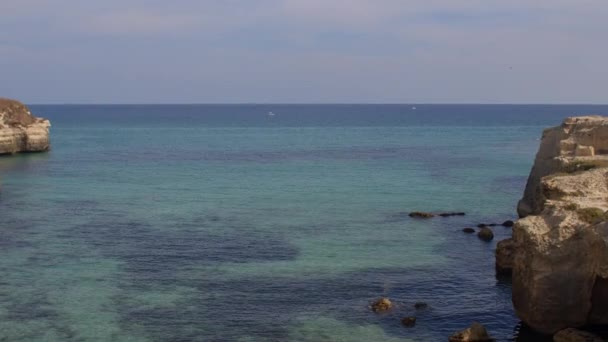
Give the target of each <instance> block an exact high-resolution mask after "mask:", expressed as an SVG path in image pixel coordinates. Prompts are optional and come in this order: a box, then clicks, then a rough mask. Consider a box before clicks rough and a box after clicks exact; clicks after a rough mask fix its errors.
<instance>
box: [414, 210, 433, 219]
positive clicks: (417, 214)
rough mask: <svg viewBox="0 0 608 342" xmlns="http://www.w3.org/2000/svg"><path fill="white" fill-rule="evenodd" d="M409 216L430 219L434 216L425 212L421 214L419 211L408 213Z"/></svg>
mask: <svg viewBox="0 0 608 342" xmlns="http://www.w3.org/2000/svg"><path fill="white" fill-rule="evenodd" d="M409 216H410V217H415V218H431V217H435V215H434V214H431V213H425V212H421V211H414V212H413V213H410V215H409Z"/></svg>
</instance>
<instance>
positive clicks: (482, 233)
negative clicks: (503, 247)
mask: <svg viewBox="0 0 608 342" xmlns="http://www.w3.org/2000/svg"><path fill="white" fill-rule="evenodd" d="M477 237H478V238H480V239H481V240H483V241H492V239H494V233H493V232H492V229H490V228H488V227H482V228H481V229H480V230H479V233H477Z"/></svg>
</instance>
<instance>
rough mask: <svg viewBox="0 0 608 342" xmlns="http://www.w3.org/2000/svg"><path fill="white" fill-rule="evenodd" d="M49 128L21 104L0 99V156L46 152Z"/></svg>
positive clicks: (48, 143) (47, 122)
mask: <svg viewBox="0 0 608 342" xmlns="http://www.w3.org/2000/svg"><path fill="white" fill-rule="evenodd" d="M50 126H51V124H50V122H49V121H48V120H45V119H42V118H37V117H35V116H33V115H32V113H31V112H30V111H29V109H28V108H27V107H26V106H25V105H24V104H23V103H21V102H18V101H15V100H8V99H2V98H0V154H12V153H18V152H42V151H48V150H49V148H50V142H49V127H50Z"/></svg>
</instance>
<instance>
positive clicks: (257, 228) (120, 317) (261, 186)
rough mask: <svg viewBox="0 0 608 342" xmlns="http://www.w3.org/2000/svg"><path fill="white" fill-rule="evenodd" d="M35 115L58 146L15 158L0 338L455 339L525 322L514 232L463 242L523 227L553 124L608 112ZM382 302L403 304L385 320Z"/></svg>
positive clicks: (426, 108)
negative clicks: (499, 253)
mask: <svg viewBox="0 0 608 342" xmlns="http://www.w3.org/2000/svg"><path fill="white" fill-rule="evenodd" d="M413 106H415V107H416V110H413V109H412V107H413ZM31 109H32V111H33V112H34V113H35V114H36V115H38V116H43V117H46V118H49V119H50V120H51V121H52V124H53V127H52V133H51V134H52V151H51V152H49V153H46V154H26V155H18V156H12V157H4V158H0V182H1V183H0V213H2V216H0V222H1V225H0V253H2V257H1V258H0V272H1V273H0V274H2V278H1V279H0V341H4V340H6V341H17V340H23V341H32V340H34V341H36V340H38V341H403V340H408V339H411V340H415V341H441V340H446V338H447V336H449V335H450V334H451V333H452V332H454V331H456V330H459V329H462V328H465V327H467V326H468V325H469V324H470V323H471V322H473V321H479V322H482V323H483V324H485V325H486V326H487V327H488V329H489V331H490V332H491V334H492V335H493V336H494V337H496V338H498V339H499V340H509V339H511V338H512V337H513V336H514V330H515V328H516V326H517V324H518V320H517V319H516V317H515V316H514V314H513V311H512V307H511V303H510V283H509V280H508V279H497V278H496V277H495V275H494V248H495V243H496V241H499V240H500V239H503V238H506V237H508V236H509V235H510V234H511V231H510V229H508V228H503V227H496V228H495V229H494V231H495V235H496V238H495V240H494V241H493V242H492V243H485V242H482V241H480V240H479V239H477V238H476V237H475V236H474V235H473V236H469V235H465V234H464V233H462V232H461V230H462V228H464V227H467V226H474V225H476V224H477V223H480V222H487V223H489V222H502V221H504V220H506V219H514V218H515V205H516V202H517V200H518V199H519V197H520V195H521V193H522V191H523V187H524V185H525V181H526V177H527V175H528V172H529V170H530V167H531V165H532V161H533V158H534V154H535V152H536V149H537V147H538V139H539V137H540V135H541V132H542V129H543V128H545V127H548V126H554V125H557V124H559V123H560V122H561V121H562V119H563V118H564V117H567V116H571V115H576V114H583V113H596V114H603V115H608V106H584V105H572V106H544V105H535V106H515V105H157V106H140V105H133V106H84V105H70V106H58V105H57V106H43V105H36V106H31ZM270 111H272V112H273V113H275V115H274V116H269V115H267V113H268V112H270ZM414 210H424V211H464V212H466V213H467V216H464V217H452V218H435V219H431V220H422V221H421V220H415V219H411V218H409V217H408V216H407V215H406V214H407V213H408V212H409V211H414ZM381 296H388V297H390V298H391V299H392V300H393V301H394V302H395V303H397V308H396V309H395V310H393V311H392V312H391V313H389V314H384V315H377V314H374V313H373V312H371V311H370V310H369V308H368V305H369V303H370V302H371V301H372V300H374V299H376V298H378V297H381ZM419 301H424V302H427V303H428V304H429V308H428V309H425V310H420V311H416V310H415V309H414V308H413V304H414V303H415V302H419ZM409 315H415V316H417V317H418V321H417V325H416V326H415V327H414V328H405V327H403V326H401V323H400V318H402V317H404V316H409Z"/></svg>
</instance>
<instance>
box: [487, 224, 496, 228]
mask: <svg viewBox="0 0 608 342" xmlns="http://www.w3.org/2000/svg"><path fill="white" fill-rule="evenodd" d="M487 226H488V227H496V226H498V223H490V224H488V225H487Z"/></svg>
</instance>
